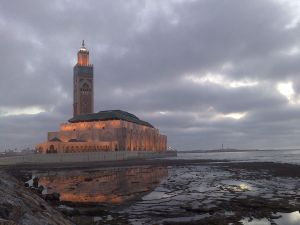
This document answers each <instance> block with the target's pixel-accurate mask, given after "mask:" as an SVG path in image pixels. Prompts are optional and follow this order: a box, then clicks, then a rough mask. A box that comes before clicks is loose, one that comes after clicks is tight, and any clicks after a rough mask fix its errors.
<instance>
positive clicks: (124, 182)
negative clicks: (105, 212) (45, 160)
mask: <svg viewBox="0 0 300 225" xmlns="http://www.w3.org/2000/svg"><path fill="white" fill-rule="evenodd" d="M34 175H35V176H37V177H39V178H40V179H39V185H43V186H44V187H45V188H46V192H47V193H52V192H58V193H60V200H61V201H68V202H79V203H82V202H84V203H88V202H89V203H113V204H121V203H124V202H126V201H129V200H134V199H136V198H139V197H142V196H144V195H145V194H147V193H149V192H150V191H152V190H153V189H154V188H155V187H156V186H157V185H158V184H159V183H160V181H161V180H162V179H163V178H165V177H167V175H168V170H167V168H166V167H133V168H132V167H131V168H113V169H105V170H93V171H92V170H86V171H74V170H73V171H64V172H55V173H54V172H51V173H36V174H34Z"/></svg>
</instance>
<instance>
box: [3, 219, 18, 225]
mask: <svg viewBox="0 0 300 225" xmlns="http://www.w3.org/2000/svg"><path fill="white" fill-rule="evenodd" d="M0 225H17V224H16V223H15V222H14V221H12V220H5V219H1V218H0Z"/></svg>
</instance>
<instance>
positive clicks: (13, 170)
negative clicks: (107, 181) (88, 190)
mask: <svg viewBox="0 0 300 225" xmlns="http://www.w3.org/2000/svg"><path fill="white" fill-rule="evenodd" d="M141 166H143V167H149V168H155V167H160V166H164V167H166V168H168V170H171V171H177V170H186V169H188V170H189V171H191V172H192V173H195V172H197V171H199V169H197V168H208V171H206V170H205V174H207V175H209V177H206V175H205V176H204V177H203V178H202V179H203V180H201V179H200V180H199V182H200V181H201V182H208V181H209V179H211V178H210V177H211V174H214V173H215V172H214V171H215V170H217V171H223V172H222V173H225V174H226V173H231V174H233V175H232V176H231V177H230V180H233V181H234V180H241V179H244V178H243V176H246V177H248V179H249V178H250V179H251V180H253V181H256V180H257V179H258V180H259V179H267V180H268V179H271V180H273V179H275V178H276V179H282V180H291V179H294V180H295V179H296V178H300V165H293V164H287V163H275V162H228V161H220V160H217V161H216V160H199V159H198V160H178V159H161V158H160V159H145V160H139V159H133V160H124V161H106V162H101V163H99V162H97V163H86V162H85V163H76V164H67V165H66V164H64V165H62V164H47V165H43V166H41V165H40V164H36V165H24V164H23V165H16V166H9V167H2V168H1V169H0V172H1V173H2V174H8V175H6V176H2V177H3V178H5V179H8V180H9V179H15V178H17V180H18V183H19V186H20V185H21V186H22V184H24V183H23V182H25V181H26V179H28V175H29V174H31V171H40V172H47V171H57V172H60V171H66V172H69V173H72V171H73V170H74V171H75V170H76V171H78V170H79V171H81V170H82V171H85V170H93V171H98V170H99V171H100V170H101V171H102V170H104V171H106V170H110V169H114V168H120V169H122V170H123V169H126V168H134V167H141ZM1 170H2V171H1ZM172 174H173V172H172ZM188 174H189V173H188ZM249 174H250V175H251V176H250V175H249ZM24 175H25V176H24ZM9 176H13V178H9ZM173 176H174V174H173V175H172V176H171V177H169V178H168V180H169V179H171V181H168V182H171V183H170V185H175V187H176V188H179V190H181V188H182V189H184V188H187V187H186V186H182V184H181V180H180V179H179V180H176V179H175V180H174V181H172V179H173V178H172V177H173ZM176 176H178V175H176ZM264 177H266V178H264ZM215 179H217V180H218V179H223V178H222V176H220V175H217V176H216V178H215ZM296 180H297V179H296ZM168 182H167V183H168ZM173 182H175V183H173ZM177 182H178V183H177ZM190 182H194V180H193V179H192V180H190ZM274 182H275V183H276V182H279V181H275V180H274ZM164 185H166V184H164ZM22 188H24V187H22ZM22 188H21V189H20V191H21V192H23V191H24V190H23V189H22ZM228 188H229V189H228ZM232 188H233V189H231V187H230V186H229V187H226V189H224V190H225V191H226V192H227V191H229V192H230V193H231V195H233V196H234V195H236V197H238V196H239V195H240V194H239V193H243V192H244V191H243V190H238V191H237V192H235V191H234V190H235V188H238V186H235V185H234V186H232ZM226 192H224V193H226ZM24 193H31V195H32V196H35V197H34V198H36V197H38V198H40V199H41V201H44V200H43V199H42V198H41V196H39V195H38V194H37V193H35V192H33V191H31V190H30V189H29V190H28V189H27V190H25V191H24ZM147 193H148V192H147ZM204 193H206V192H204ZM145 194H146V193H145ZM208 194H209V192H208ZM27 195H28V194H27ZM205 195H206V194H205ZM284 196H285V197H282V196H281V195H280V194H278V195H274V200H272V198H271V199H264V197H262V196H257V197H255V196H252V197H250V196H249V197H246V198H245V199H240V198H239V197H238V198H236V197H230V198H228V199H225V200H222V201H217V202H216V203H214V204H217V205H215V206H213V207H212V206H209V205H210V204H207V205H206V204H205V205H203V206H201V207H200V206H198V207H196V208H195V207H194V206H191V205H189V204H187V205H183V206H181V210H183V211H185V212H186V213H187V214H188V215H190V214H191V215H198V214H199V215H202V214H205V215H206V214H207V213H208V212H209V215H210V216H209V217H207V218H204V219H203V218H202V219H201V220H199V221H201V223H199V224H207V223H209V224H220V222H222V221H223V220H224V218H223V217H224V216H225V215H224V216H223V217H222V216H220V215H219V214H220V212H223V211H224V210H225V211H226V210H234V211H236V212H237V213H236V215H235V216H231V217H229V218H227V217H226V220H224V221H228V223H229V222H237V221H239V220H241V219H242V218H244V217H245V216H247V215H250V217H254V218H264V217H266V218H272V212H273V211H274V212H286V213H290V212H294V211H297V210H298V209H299V207H300V205H297V204H290V203H289V201H291V200H292V199H299V198H300V197H299V196H298V195H288V196H287V195H284ZM20 198H22V197H21V196H20ZM275 199H277V200H275ZM218 202H219V203H218ZM47 204H48V203H47ZM60 204H66V205H67V206H70V207H73V208H74V209H76V210H77V211H76V210H75V211H76V212H78V210H79V211H82V212H84V213H86V215H95V216H96V215H97V213H99V214H101V215H102V214H105V213H108V214H109V215H113V217H114V218H115V219H116V221H117V224H122V225H123V224H127V222H128V221H127V222H126V221H125V222H124V221H123V219H124V218H123V217H119V214H118V213H116V212H115V211H114V210H113V208H114V205H110V204H97V203H85V204H82V203H81V204H80V203H76V202H73V203H72V202H69V203H68V202H61V203H60ZM134 204H135V201H131V202H128V203H123V204H121V205H119V206H118V207H119V208H130V207H131V205H134ZM0 206H1V204H0ZM57 206H58V205H56V206H53V210H58V211H60V213H63V214H65V216H67V218H69V219H71V218H72V215H73V214H72V213H74V212H72V213H71V214H70V212H68V211H66V210H64V209H58V208H57ZM118 207H117V208H118ZM232 207H233V208H232ZM252 207H255V208H256V211H253V212H251V211H249V212H248V211H247V209H249V210H250V209H251V208H252ZM0 208H1V207H0ZM111 210H112V211H111ZM257 210H258V211H257ZM239 211H240V212H239ZM82 212H81V213H82ZM104 212H105V213H104ZM78 215H79V217H82V216H83V215H85V214H80V213H79V214H78ZM80 215H81V216H80ZM176 215H177V216H178V217H180V216H184V215H185V214H181V212H177V214H176V212H175V213H174V215H173V216H176ZM84 218H85V217H84ZM195 218H198V217H197V216H195ZM73 219H74V218H73ZM122 221H123V222H122ZM199 221H198V222H199ZM198 222H191V221H190V222H186V221H185V222H184V223H181V222H177V221H176V222H175V221H173V222H168V221H166V222H165V223H163V224H179V225H183V224H185V225H192V224H198ZM21 224H22V223H21ZM33 224H34V223H33ZM55 224H60V223H55ZM79 224H81V223H79ZM99 224H105V221H103V223H99ZM224 224H225V223H224Z"/></svg>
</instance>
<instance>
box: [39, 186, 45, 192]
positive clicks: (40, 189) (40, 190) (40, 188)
mask: <svg viewBox="0 0 300 225" xmlns="http://www.w3.org/2000/svg"><path fill="white" fill-rule="evenodd" d="M43 190H44V186H43V185H41V186H39V188H38V193H40V194H42V192H43Z"/></svg>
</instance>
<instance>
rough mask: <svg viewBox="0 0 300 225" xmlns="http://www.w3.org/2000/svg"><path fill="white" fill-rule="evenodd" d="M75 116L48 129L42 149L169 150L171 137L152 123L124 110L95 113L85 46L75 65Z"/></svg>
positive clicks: (90, 67) (89, 67) (61, 151)
mask: <svg viewBox="0 0 300 225" xmlns="http://www.w3.org/2000/svg"><path fill="white" fill-rule="evenodd" d="M73 84H74V104H73V106H74V107H73V109H74V113H73V114H74V117H73V118H71V119H70V120H69V121H68V123H63V124H61V125H60V129H59V131H57V132H48V140H47V141H46V142H44V143H41V144H38V145H37V146H36V149H37V151H38V152H39V153H68V152H86V151H166V150H167V137H166V136H165V135H161V134H160V133H159V130H158V129H157V128H155V127H153V126H152V125H151V124H150V123H148V122H145V121H143V120H140V119H139V118H138V117H136V116H135V115H133V114H131V113H128V112H125V111H122V110H108V111H100V112H98V113H93V105H94V104H93V96H94V85H93V66H92V65H91V64H90V63H89V52H88V50H87V49H86V48H85V47H84V42H83V45H82V47H81V48H80V50H79V52H78V62H77V64H76V65H75V67H74V80H73Z"/></svg>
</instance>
